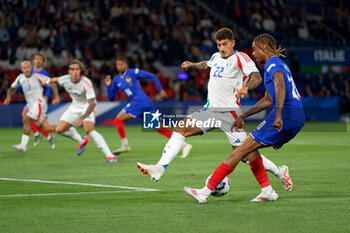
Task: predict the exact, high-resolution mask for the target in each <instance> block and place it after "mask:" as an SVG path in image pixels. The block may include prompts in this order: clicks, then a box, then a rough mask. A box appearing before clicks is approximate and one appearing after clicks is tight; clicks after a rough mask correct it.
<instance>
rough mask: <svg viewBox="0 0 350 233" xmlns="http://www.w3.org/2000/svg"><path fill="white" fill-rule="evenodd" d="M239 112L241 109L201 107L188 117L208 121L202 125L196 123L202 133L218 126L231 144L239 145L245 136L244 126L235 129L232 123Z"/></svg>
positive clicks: (240, 112)
mask: <svg viewBox="0 0 350 233" xmlns="http://www.w3.org/2000/svg"><path fill="white" fill-rule="evenodd" d="M241 114H242V109H237V110H236V111H232V112H215V111H213V110H211V109H210V108H202V109H200V110H198V111H196V112H194V113H192V114H190V115H189V116H188V117H189V118H191V119H192V120H195V121H202V122H209V123H207V124H205V123H204V124H203V125H202V126H200V125H198V124H197V127H198V128H200V129H201V130H202V131H203V133H206V132H208V131H210V130H212V129H215V128H220V129H221V130H222V131H223V132H224V133H225V134H226V136H227V138H228V140H229V141H230V144H231V145H232V146H240V145H241V143H242V142H243V140H244V139H245V138H246V137H247V134H246V131H245V128H242V129H239V130H238V131H236V129H235V128H234V127H233V126H232V125H233V123H234V122H235V120H236V119H237V117H238V116H240V115H241ZM213 122H214V123H213ZM215 123H217V124H215Z"/></svg>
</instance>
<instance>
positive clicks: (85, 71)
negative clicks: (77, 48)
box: [68, 59, 89, 76]
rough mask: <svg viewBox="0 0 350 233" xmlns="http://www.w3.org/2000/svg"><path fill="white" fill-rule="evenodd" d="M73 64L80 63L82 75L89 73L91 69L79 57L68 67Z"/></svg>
mask: <svg viewBox="0 0 350 233" xmlns="http://www.w3.org/2000/svg"><path fill="white" fill-rule="evenodd" d="M73 64H77V65H79V67H80V70H81V73H80V74H81V75H84V76H87V75H88V73H89V69H88V68H87V67H86V65H85V64H84V63H83V62H81V61H79V60H78V59H74V60H72V61H71V62H70V63H69V66H68V67H70V66H71V65H73Z"/></svg>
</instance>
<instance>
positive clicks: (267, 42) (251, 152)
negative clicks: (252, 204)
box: [184, 34, 305, 203]
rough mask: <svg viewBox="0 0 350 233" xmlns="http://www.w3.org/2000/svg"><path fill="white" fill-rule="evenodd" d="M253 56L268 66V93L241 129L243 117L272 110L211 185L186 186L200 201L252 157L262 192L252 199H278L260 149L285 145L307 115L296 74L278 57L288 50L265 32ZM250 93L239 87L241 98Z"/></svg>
mask: <svg viewBox="0 0 350 233" xmlns="http://www.w3.org/2000/svg"><path fill="white" fill-rule="evenodd" d="M252 46H253V56H254V57H255V59H256V61H257V62H258V64H259V65H264V68H265V73H264V77H265V80H264V84H265V87H266V92H265V96H264V97H263V98H262V99H260V100H259V101H258V102H257V103H256V104H255V105H254V106H253V107H252V108H250V109H249V110H248V111H247V112H245V113H243V114H242V115H241V116H240V117H239V118H238V119H237V120H236V121H235V123H234V126H235V127H237V128H240V127H242V126H243V119H244V118H246V117H248V116H250V115H252V114H255V113H257V112H260V111H262V110H264V109H266V108H268V107H269V106H271V105H273V109H272V111H271V112H270V113H269V114H268V115H267V116H266V118H265V119H264V121H263V122H261V124H260V125H259V126H258V127H257V128H256V129H255V130H254V131H253V132H251V134H250V135H249V136H250V137H247V138H246V139H245V140H244V141H243V143H242V145H241V146H239V147H238V148H236V149H235V150H234V151H233V153H232V154H231V155H230V156H229V157H228V158H227V159H226V160H225V161H224V162H223V163H222V164H221V165H220V166H219V167H218V168H217V169H216V170H215V172H214V173H213V175H212V176H211V177H210V179H209V182H208V183H207V185H206V186H205V187H204V188H202V189H192V188H189V187H184V190H185V192H186V193H187V194H189V195H190V196H192V197H193V198H195V199H196V200H197V201H198V202H199V203H205V202H207V199H208V197H209V195H210V193H211V192H212V190H214V189H215V187H216V186H217V185H218V184H220V183H221V181H222V180H223V179H224V178H225V177H226V176H228V175H229V174H230V173H232V172H233V170H234V169H235V167H236V166H237V164H238V163H239V161H240V160H241V159H243V158H245V157H246V158H248V159H249V161H256V163H257V164H258V166H256V167H255V169H252V172H253V174H254V175H255V178H256V179H257V181H258V182H259V184H260V186H261V193H260V194H259V195H258V196H257V197H256V198H254V199H253V200H252V201H275V200H277V198H278V194H277V193H276V192H275V191H274V190H273V189H272V187H271V185H270V181H269V179H268V177H267V174H266V171H265V169H264V166H263V163H262V160H261V157H260V155H259V152H258V149H260V148H265V147H273V148H274V149H279V148H281V147H282V146H283V145H284V144H285V143H287V142H289V141H290V140H291V139H292V138H294V137H295V136H296V135H297V133H298V132H299V131H300V130H301V129H302V128H303V126H304V123H305V115H304V110H303V105H302V103H301V100H300V96H299V93H298V90H297V89H296V87H295V84H294V81H293V78H292V74H291V72H290V70H289V68H288V66H287V65H286V64H285V63H284V62H283V61H282V60H281V59H279V58H278V57H280V56H283V54H282V52H283V50H284V49H281V48H280V47H279V48H276V41H275V39H274V38H273V37H272V36H271V35H269V34H261V35H259V36H257V37H255V38H254V41H253V45H252ZM246 94H247V87H243V88H242V89H240V90H239V93H238V97H242V96H243V95H246Z"/></svg>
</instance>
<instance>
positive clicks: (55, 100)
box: [50, 83, 60, 105]
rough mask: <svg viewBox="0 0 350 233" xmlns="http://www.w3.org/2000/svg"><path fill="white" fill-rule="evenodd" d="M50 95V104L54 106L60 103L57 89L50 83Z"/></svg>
mask: <svg viewBox="0 0 350 233" xmlns="http://www.w3.org/2000/svg"><path fill="white" fill-rule="evenodd" d="M50 87H51V90H52V93H53V100H52V104H53V105H56V104H59V103H60V97H59V95H58V88H57V85H56V84H55V83H52V84H51V85H50Z"/></svg>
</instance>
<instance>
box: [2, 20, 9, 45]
mask: <svg viewBox="0 0 350 233" xmlns="http://www.w3.org/2000/svg"><path fill="white" fill-rule="evenodd" d="M9 41H10V33H9V32H8V30H7V29H6V27H5V23H4V22H2V21H1V20H0V44H1V43H2V44H4V43H7V42H9Z"/></svg>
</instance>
